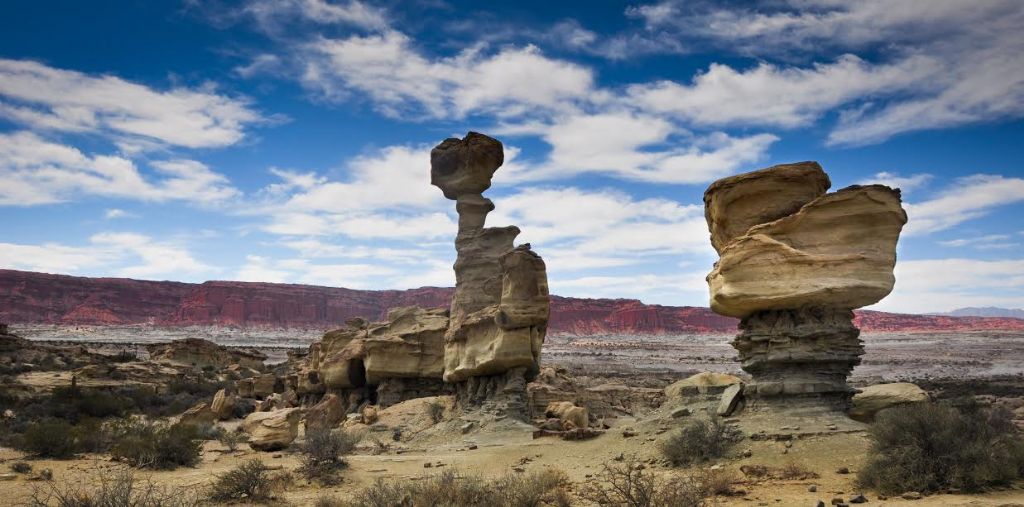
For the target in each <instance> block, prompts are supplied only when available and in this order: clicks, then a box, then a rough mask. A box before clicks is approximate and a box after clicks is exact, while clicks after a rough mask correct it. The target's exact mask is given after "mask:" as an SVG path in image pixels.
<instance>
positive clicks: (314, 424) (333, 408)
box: [306, 394, 345, 434]
mask: <svg viewBox="0 0 1024 507" xmlns="http://www.w3.org/2000/svg"><path fill="white" fill-rule="evenodd" d="M344 417H345V407H344V406H343V405H342V404H341V399H340V398H338V396H337V395H335V394H327V395H324V397H323V398H321V399H320V402H319V403H317V404H316V405H313V406H312V407H311V408H310V409H309V411H308V412H306V434H309V433H310V432H313V431H321V430H329V429H331V428H334V427H335V426H337V425H338V423H340V422H341V420H342V418H344Z"/></svg>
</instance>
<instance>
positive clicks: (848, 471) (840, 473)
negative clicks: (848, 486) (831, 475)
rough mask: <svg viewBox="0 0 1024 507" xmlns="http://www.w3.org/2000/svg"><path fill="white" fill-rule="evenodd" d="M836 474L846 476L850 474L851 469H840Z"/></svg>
mask: <svg viewBox="0 0 1024 507" xmlns="http://www.w3.org/2000/svg"><path fill="white" fill-rule="evenodd" d="M836 473H837V474H839V475H846V474H848V473H850V469H849V468H846V467H841V468H839V470H836Z"/></svg>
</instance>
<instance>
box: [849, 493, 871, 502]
mask: <svg viewBox="0 0 1024 507" xmlns="http://www.w3.org/2000/svg"><path fill="white" fill-rule="evenodd" d="M867 501H868V499H867V498H865V497H864V495H863V494H862V493H856V494H854V495H853V496H851V497H850V503H866V502H867Z"/></svg>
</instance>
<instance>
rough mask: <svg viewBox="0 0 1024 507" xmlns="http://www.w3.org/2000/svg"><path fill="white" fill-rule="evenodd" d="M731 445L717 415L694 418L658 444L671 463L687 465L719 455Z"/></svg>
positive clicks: (724, 427) (729, 438) (725, 429)
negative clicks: (701, 418)
mask: <svg viewBox="0 0 1024 507" xmlns="http://www.w3.org/2000/svg"><path fill="white" fill-rule="evenodd" d="M731 445H732V438H731V436H730V435H729V434H728V431H727V428H726V426H725V425H724V424H722V422H721V421H720V420H719V419H718V418H717V417H711V418H708V419H704V420H694V421H690V422H688V423H687V424H686V425H685V426H683V427H682V428H680V429H679V430H677V431H676V432H675V433H673V434H671V435H669V437H668V438H666V439H665V440H663V441H662V442H661V443H660V444H659V448H660V450H661V454H662V456H664V457H665V459H667V460H669V462H671V463H672V464H673V465H677V466H680V465H689V464H691V463H700V462H703V461H707V460H711V459H715V458H718V457H721V456H722V455H724V454H725V452H726V451H727V450H728V449H729V447H730V446H731Z"/></svg>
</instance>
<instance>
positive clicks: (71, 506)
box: [27, 470, 202, 507]
mask: <svg viewBox="0 0 1024 507" xmlns="http://www.w3.org/2000/svg"><path fill="white" fill-rule="evenodd" d="M94 475H95V476H96V477H97V478H98V479H97V484H95V485H92V486H89V485H85V484H82V483H75V484H57V483H53V482H47V483H44V485H42V486H36V487H34V488H33V490H32V495H31V497H30V498H29V501H28V504H27V505H28V506H29V507H196V506H198V505H200V504H201V503H202V502H201V501H200V499H199V496H198V494H197V493H196V492H194V491H191V490H189V489H185V488H167V487H162V486H158V485H156V484H154V483H153V482H152V481H150V480H138V479H136V477H135V475H134V474H133V473H132V472H131V471H130V470H124V471H121V472H118V473H115V474H113V475H111V474H110V473H109V472H106V471H103V472H99V471H97V473H96V474H94Z"/></svg>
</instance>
